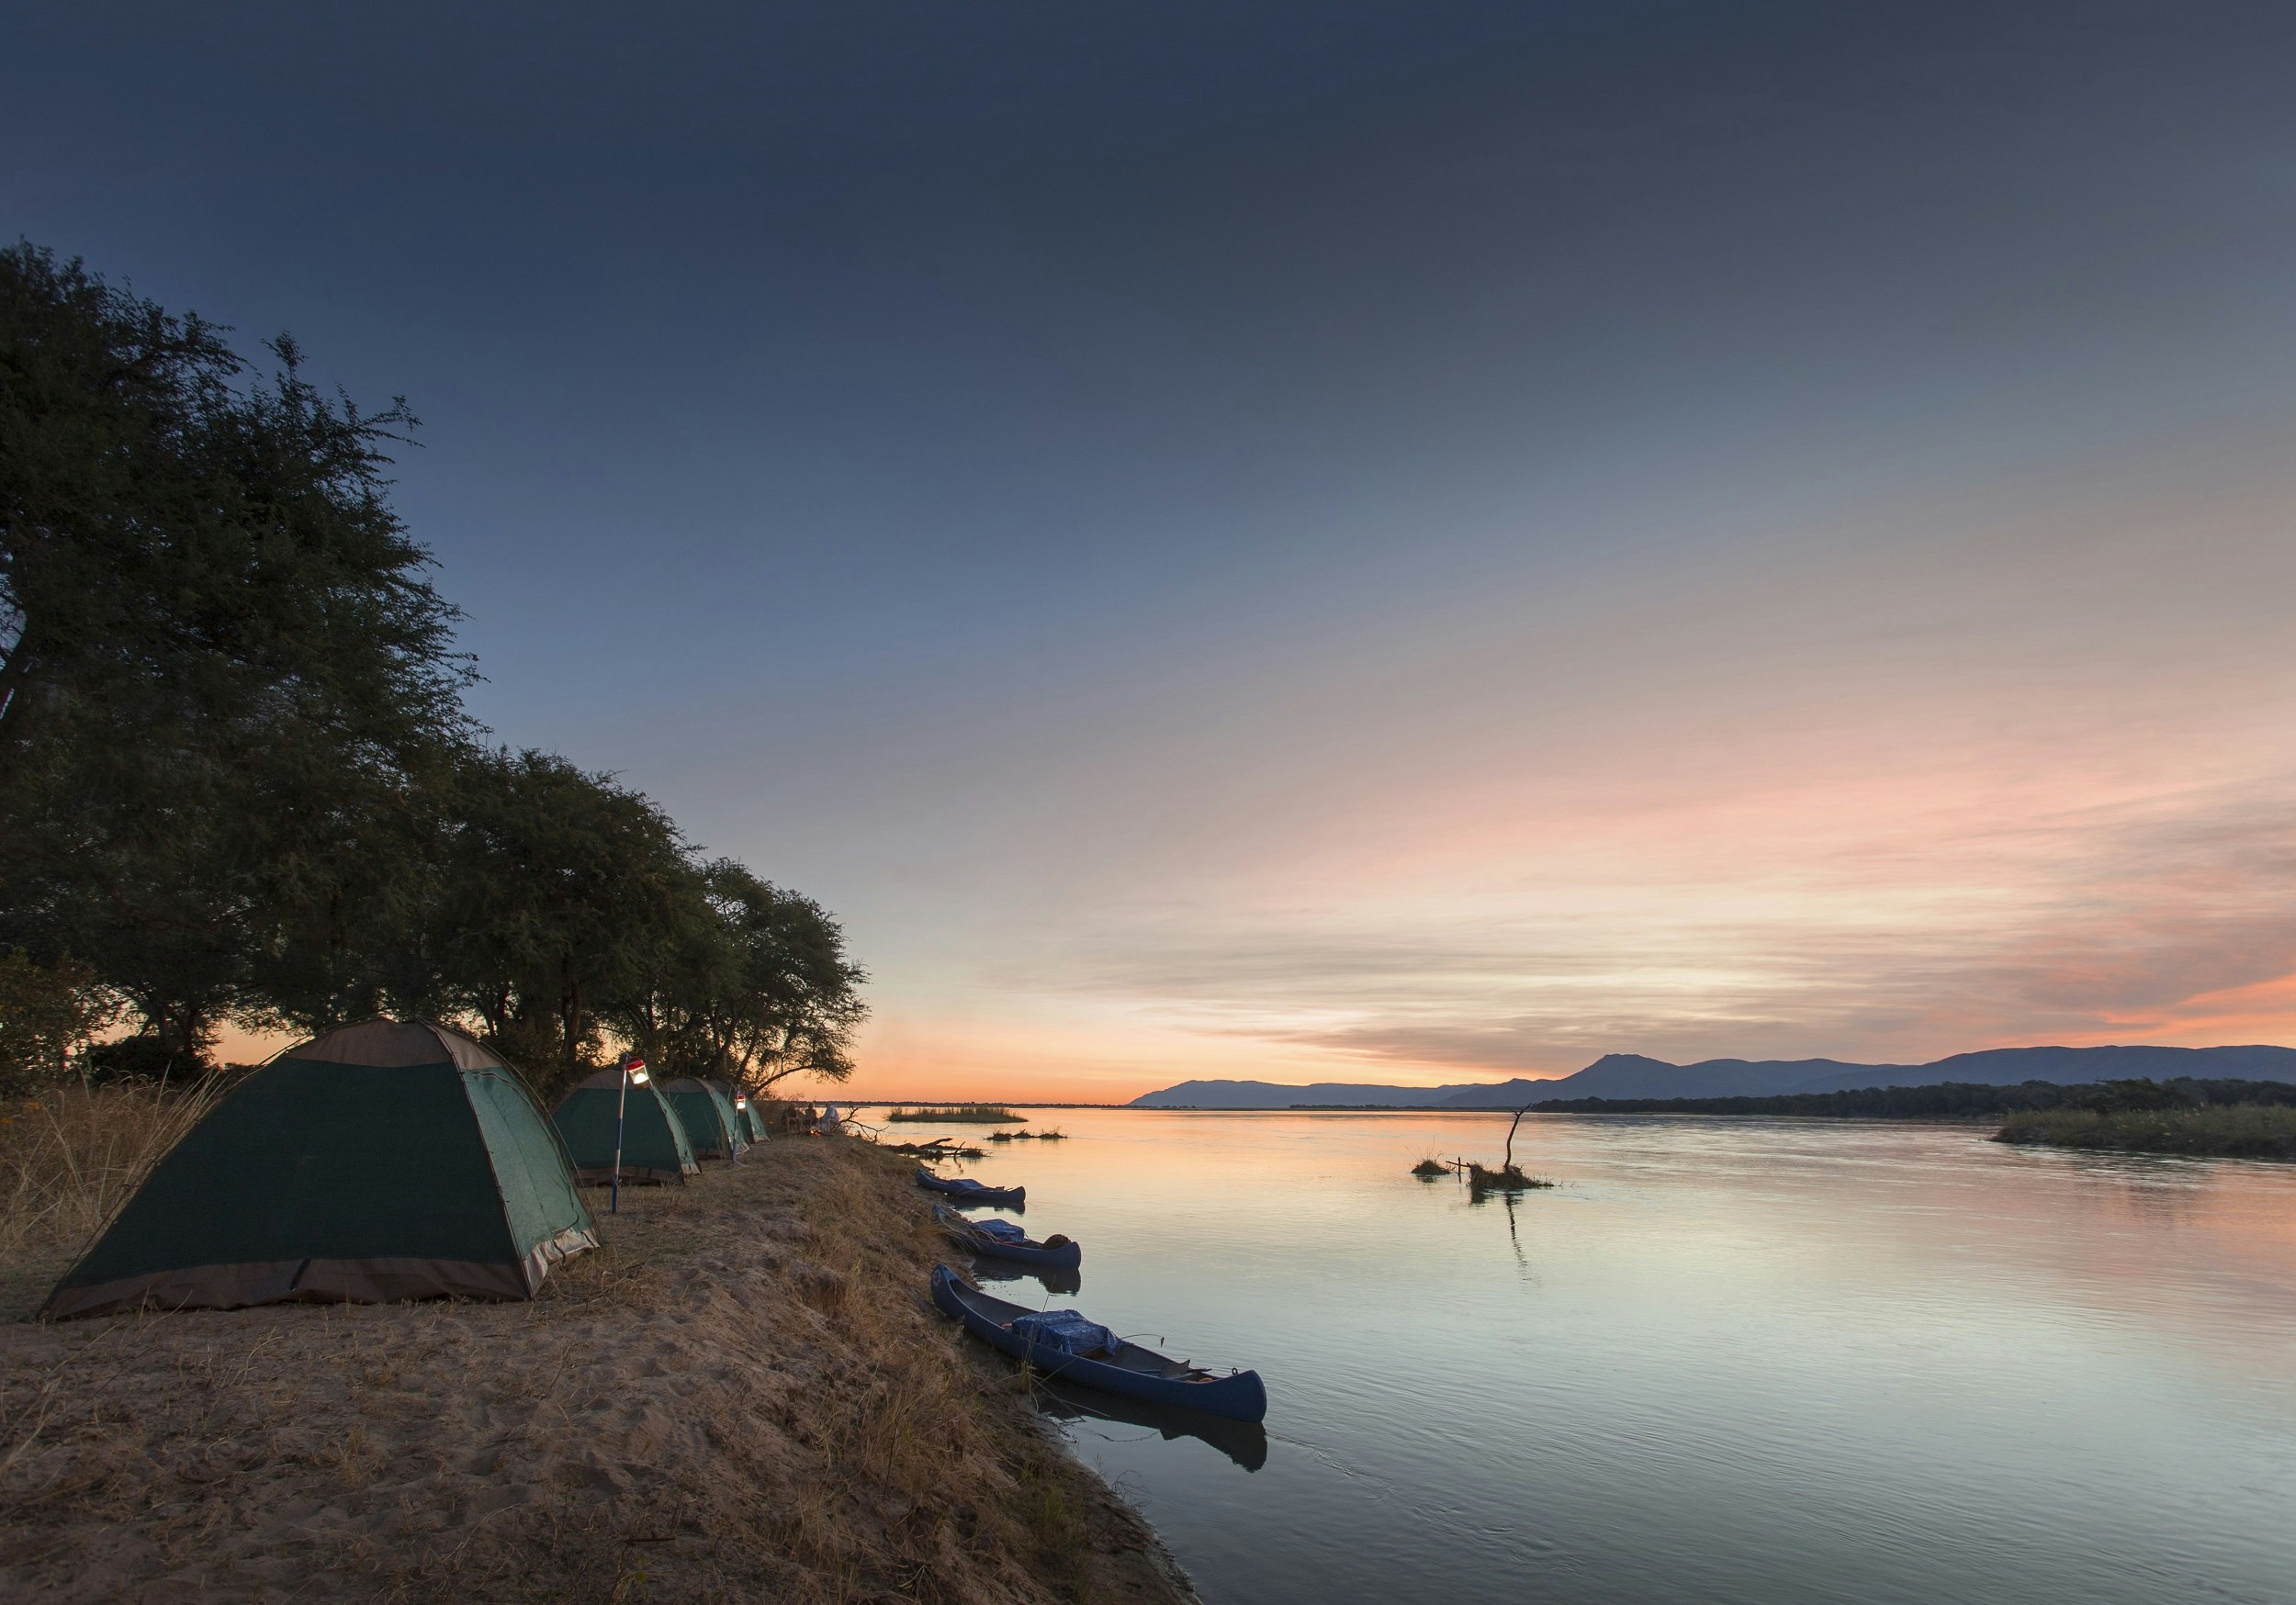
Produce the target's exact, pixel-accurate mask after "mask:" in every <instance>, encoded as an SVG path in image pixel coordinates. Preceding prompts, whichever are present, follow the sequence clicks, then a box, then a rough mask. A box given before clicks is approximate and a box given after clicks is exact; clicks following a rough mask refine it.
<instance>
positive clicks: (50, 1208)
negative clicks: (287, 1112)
mask: <svg viewBox="0 0 2296 1605" xmlns="http://www.w3.org/2000/svg"><path fill="white" fill-rule="evenodd" d="M219 1095H220V1083H219V1082H218V1081H216V1080H215V1079H214V1078H212V1077H210V1078H209V1079H208V1080H206V1081H202V1082H199V1083H195V1084H193V1085H191V1086H187V1087H181V1088H159V1087H152V1086H146V1085H142V1084H137V1083H129V1084H126V1085H120V1086H106V1087H97V1088H96V1089H95V1090H93V1091H88V1090H85V1089H84V1088H82V1087H79V1086H77V1085H72V1084H66V1085H64V1086H62V1087H58V1088H54V1089H52V1090H50V1091H48V1092H44V1093H42V1094H40V1095H39V1096H38V1097H36V1098H28V1099H24V1100H21V1101H16V1102H11V1103H8V1104H6V1105H0V1268H5V1270H0V1274H5V1272H6V1271H14V1272H15V1273H17V1274H15V1275H13V1276H11V1277H9V1278H8V1283H7V1285H6V1286H5V1287H0V1312H5V1313H6V1314H15V1313H17V1304H18V1302H19V1300H20V1299H21V1297H22V1296H23V1292H24V1285H25V1284H27V1283H32V1284H38V1285H39V1291H40V1292H41V1293H42V1294H43V1295H44V1294H45V1293H46V1291H47V1284H49V1283H51V1282H52V1281H54V1279H55V1278H56V1277H57V1276H58V1275H61V1274H62V1272H63V1270H64V1268H65V1267H66V1266H67V1265H69V1264H70V1263H71V1262H72V1261H73V1260H74V1259H76V1258H77V1257H78V1256H79V1254H80V1252H81V1251H82V1250H83V1249H84V1248H85V1247H86V1246H87V1245H88V1244H89V1243H90V1242H91V1241H93V1240H95V1237H96V1232H97V1231H98V1230H99V1229H101V1228H102V1227H103V1225H104V1224H105V1222H107V1221H108V1220H109V1219H110V1218H112V1216H113V1215H114V1214H115V1213H116V1212H117V1211H118V1208H119V1207H120V1206H121V1205H123V1204H125V1203H126V1202H127V1201H128V1199H129V1196H130V1195H132V1194H133V1193H134V1192H135V1190H136V1188H137V1187H138V1186H140V1185H141V1184H142V1182H143V1178H144V1176H145V1174H146V1173H149V1172H150V1170H151V1169H152V1166H153V1165H154V1164H156V1163H157V1162H159V1160H160V1157H161V1156H162V1155H163V1154H164V1153H166V1151H167V1150H169V1149H171V1148H173V1147H174V1146H175V1141H176V1139H178V1138H180V1137H182V1136H183V1134H184V1133H185V1132H186V1131H188V1130H190V1129H191V1128H192V1127H193V1126H195V1125H197V1123H198V1120H199V1117H201V1116H202V1115H204V1114H206V1113H207V1112H208V1109H210V1108H212V1107H213V1106H215V1101H216V1099H217V1097H218V1096H219Z"/></svg>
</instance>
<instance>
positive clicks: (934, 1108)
mask: <svg viewBox="0 0 2296 1605" xmlns="http://www.w3.org/2000/svg"><path fill="white" fill-rule="evenodd" d="M885 1118H886V1119H888V1120H903V1121H940V1122H941V1123H943V1124H945V1125H952V1126H1003V1125H1007V1124H1013V1123H1018V1122H1022V1121H1026V1120H1027V1119H1028V1117H1027V1116H1026V1115H1016V1114H1014V1113H1013V1112H1012V1111H1011V1110H1010V1109H1007V1108H1006V1107H1004V1106H1002V1105H998V1104H940V1105H930V1106H917V1107H914V1108H912V1107H908V1106H901V1107H897V1108H895V1109H894V1110H892V1111H891V1112H890V1113H888V1114H887V1115H886V1116H885Z"/></svg>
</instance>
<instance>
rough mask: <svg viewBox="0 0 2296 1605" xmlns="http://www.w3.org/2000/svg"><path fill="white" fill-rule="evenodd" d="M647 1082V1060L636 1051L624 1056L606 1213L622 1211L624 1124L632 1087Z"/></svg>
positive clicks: (619, 1212) (614, 1123)
mask: <svg viewBox="0 0 2296 1605" xmlns="http://www.w3.org/2000/svg"><path fill="white" fill-rule="evenodd" d="M645 1084H646V1061H644V1060H643V1059H640V1058H639V1057H638V1056H637V1055H636V1054H635V1053H625V1054H624V1055H623V1056H622V1085H621V1087H620V1089H619V1095H617V1096H616V1097H615V1099H614V1101H613V1194H612V1196H611V1197H610V1199H609V1200H608V1202H607V1205H606V1213H607V1214H609V1215H619V1214H621V1213H622V1124H623V1119H624V1117H625V1116H626V1115H627V1114H628V1112H629V1107H630V1088H631V1087H633V1086H641V1087H642V1086H644V1085H645Z"/></svg>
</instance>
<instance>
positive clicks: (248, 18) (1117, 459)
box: [0, 0, 2296, 1099]
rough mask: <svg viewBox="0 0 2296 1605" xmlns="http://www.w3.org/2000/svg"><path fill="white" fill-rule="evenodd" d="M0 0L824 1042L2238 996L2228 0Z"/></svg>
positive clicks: (2289, 180) (1644, 1023)
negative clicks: (1150, 1)
mask: <svg viewBox="0 0 2296 1605" xmlns="http://www.w3.org/2000/svg"><path fill="white" fill-rule="evenodd" d="M474 9H476V8H473V7H470V6H467V5H456V6H426V5H411V4H402V5H395V6H388V7H384V6H374V7H365V8H358V9H356V10H354V9H353V8H349V7H319V6H307V5H278V6H137V5H131V4H124V3H123V4H114V5H109V6H69V7H67V6H58V5H39V4H36V5H32V6H15V7H11V8H9V10H8V12H7V14H6V18H5V20H0V119H5V121H4V122H0V233H5V234H6V236H7V237H9V238H14V237H16V236H18V235H21V236H23V237H26V238H28V239H30V240H32V241H35V242H38V243H40V244H44V245H48V246H51V247H52V248H54V249H55V250H57V251H58V252H59V253H63V254H66V255H73V254H76V255H81V256H84V258H85V259H86V260H87V262H88V263H89V264H90V265H91V266H92V267H94V268H96V270H98V271H100V272H102V273H104V274H106V275H109V276H111V277H113V278H115V279H127V280H131V281H132V282H133V284H134V286H135V287H136V288H137V289H139V290H140V291H141V292H143V293H145V294H147V295H150V296H152V297H156V298H158V299H160V300H162V301H163V302H165V303H166V304H168V305H170V306H171V307H176V308H181V309H197V310H198V311H200V312H202V313H204V314H206V315H208V316H209V317H211V318H213V319H216V320H219V321H222V322H225V323H228V324H231V325H232V326H233V327H234V328H235V330H236V331H237V336H236V338H238V339H239V341H240V342H242V345H243V346H245V347H247V348H250V349H252V348H253V345H254V342H257V341H258V340H260V339H262V338H264V337H266V336H268V335H270V334H272V333H275V332H276V331H281V330H291V331H293V332H294V333H295V335H296V336H297V337H298V339H299V340H300V341H301V342H303V344H304V345H305V346H306V347H307V348H308V349H309V351H310V353H311V354H312V356H313V366H314V369H315V370H316V372H317V373H318V374H319V376H321V378H322V379H323V380H325V381H326V382H329V383H339V384H341V385H342V386H343V387H345V388H346V389H347V390H348V391H349V392H350V393H351V394H353V395H354V396H355V397H357V398H360V399H362V400H364V401H366V402H368V403H370V404H372V405H375V406H381V405H383V404H386V403H387V402H388V399H389V398H390V397H392V396H393V395H395V394H404V395H405V396H406V397H407V398H408V399H409V401H410V403H411V405H412V407H413V408H414V410H415V411H416V412H417V413H418V414H419V415H420V416H421V417H422V421H423V428H422V432H421V441H422V444H421V446H420V448H419V449H417V450H415V451H412V452H411V453H409V454H407V455H405V456H404V458H403V460H402V461H401V464H400V483H399V488H398V504H399V506H400V511H402V512H403V513H404V515H405V516H406V517H407V519H408V520H409V522H411V525H412V526H413V528H414V530H415V532H416V533H417V534H418V535H419V537H420V538H421V539H422V541H424V542H425V543H426V544H428V545H429V546H430V547H431V548H432V549H433V552H434V553H435V554H436V556H437V557H438V560H439V564H440V568H439V572H438V576H437V578H438V579H439V582H440V585H441V587H442V589H444V590H445V592H446V593H447V594H448V595H449V596H450V597H451V598H452V599H453V600H456V602H457V603H458V604H460V605H461V606H462V607H463V608H464V609H465V610H466V612H467V615H468V617H467V621H466V623H465V626H464V630H463V641H464V644H465V645H467V647H468V648H469V649H470V650H472V651H474V652H475V653H477V654H478V658H479V664H480V668H481V670H482V672H483V673H484V674H485V675H486V677H487V679H486V682H485V683H484V684H483V685H482V686H480V687H479V688H478V690H477V693H476V695H475V699H474V706H475V708H476V710H477V712H478V715H479V717H480V718H482V719H483V720H484V721H485V722H486V723H487V724H489V725H490V727H491V728H492V730H493V731H494V733H495V736H496V738H497V739H499V740H502V741H506V742H510V743H512V744H515V745H521V746H525V745H534V746H547V747H552V748H556V749H557V750H559V751H562V752H564V753H565V754H567V755H568V757H569V758H573V759H575V760H576V761H578V762H580V763H581V764H582V765H584V766H585V767H588V768H592V769H607V770H613V771H615V772H617V773H618V774H619V775H620V776H621V777H622V779H623V780H624V781H625V783H627V784H630V785H633V786H636V787H637V788H639V789H641V790H643V791H647V793H648V794H649V795H651V796H653V797H655V798H657V799H658V800H659V801H660V802H663V803H664V804H665V805H666V806H667V807H668V808H669V809H670V811H671V812H672V813H673V814H675V815H676V817H677V818H678V819H679V820H680V821H681V824H682V825H684V826H685V828H686V829H687V831H688V832H689V833H690V834H691V835H692V836H693V837H694V839H696V840H697V841H699V842H701V843H703V844H704V845H705V846H706V847H708V848H710V849H711V850H713V851H715V852H725V853H730V854H733V855H735V856H737V857H738V858H740V859H744V860H745V861H747V862H748V863H749V864H750V865H751V866H752V867H753V868H755V869H757V870H759V871H760V872H761V873H763V874H765V875H767V876H769V877H770V878H771V879H773V880H775V881H780V882H782V883H784V884H788V885H792V886H794V887H796V888H799V889H800V890H803V891H805V892H809V893H812V894H813V895H815V896H817V897H819V898H820V899H821V900H822V901H824V902H825V903H826V904H828V905H829V906H830V907H831V908H832V909H834V910H835V911H836V912H837V913H838V915H839V916H840V917H841V918H842V919H843V920H844V921H845V923H846V926H847V929H848V931H849V934H850V939H851V942H852V944H853V947H854V949H855V951H856V954H857V956H858V957H859V958H860V959H861V961H862V962H863V963H865V964H866V965H867V966H868V967H869V969H870V971H872V976H873V982H872V986H871V988H870V997H871V1000H872V1005H873V1007H874V1010H875V1018H874V1019H873V1021H872V1025H871V1026H870V1027H869V1029H868V1031H867V1033H866V1035H865V1037H864V1038H863V1040H862V1043H861V1049H860V1053H859V1058H860V1060H861V1072H860V1074H859V1076H858V1077H857V1079H856V1082H855V1085H856V1086H857V1087H859V1088H861V1089H865V1090H867V1091H871V1092H874V1093H877V1094H883V1095H896V1094H940V1095H961V1094H980V1095H989V1096H1007V1097H1016V1098H1025V1097H1032V1096H1034V1097H1043V1096H1055V1095H1066V1096H1074V1097H1078V1098H1086V1099H1091V1098H1111V1099H1113V1098H1125V1097H1130V1096H1131V1095H1133V1094H1137V1093H1140V1092H1142V1091H1146V1090H1148V1089H1150V1088H1152V1087H1156V1086H1161V1085H1165V1084H1167V1083H1170V1082H1173V1081H1176V1080H1181V1079H1185V1078H1188V1077H1198V1076H1218V1075H1247V1076H1259V1077H1265V1078H1267V1079H1274V1080H1291V1081H1304V1080H1310V1079H1345V1080H1360V1081H1382V1082H1406V1083H1433V1082H1444V1081H1468V1080H1474V1079H1478V1078H1481V1077H1501V1076H1504V1075H1509V1074H1519V1073H1532V1074H1551V1073H1563V1072H1569V1071H1571V1070H1574V1069H1577V1068H1578V1067H1579V1066H1581V1065H1582V1064H1584V1063H1585V1062H1587V1061H1589V1060H1591V1059H1592V1058H1593V1057H1594V1056H1595V1055H1597V1054H1599V1053H1602V1052H1605V1051H1633V1052H1643V1053H1649V1054H1654V1055H1657V1056H1660V1057H1662V1058H1668V1059H1678V1060H1687V1059H1696V1058H1705V1057H1712V1056H1721V1055H1732V1056H1744V1057H1780V1056H1790V1057H1802V1056H1814V1055H1823V1056H1829V1057H1833V1058H1840V1059H1851V1060H1884V1061H1912V1060H1926V1059H1930V1058H1934V1057H1937V1056H1940V1055H1942V1054H1945V1053H1950V1052H1955V1051H1960V1050H1964V1049H1977V1048H1986V1047H1997V1046H2007V1045H2013V1044H2020V1043H2036V1042H2065V1043H2092V1042H2135V1041H2144V1042H2164V1043H2179V1044H2189V1045H2207V1044H2212V1043H2226V1042H2292V1043H2296V452H2292V451H2291V449H2290V448H2291V444H2296V92H2291V84H2296V8H2291V7H2290V6H2286V5H2284V4H2271V5H2210V4H2205V3H2201V4H2180V5H2176V6H2167V5H2156V4H2146V5H2117V4H2111V3H2109V0H2082V3H2080V4H2072V5H2050V4H2025V5H2009V6H2002V5H1998V4H1994V5H1983V6H1964V5H1950V4H1949V5H1938V4H1927V5H1919V6H1911V5H1894V4H1873V5H1851V6H1844V5H1841V4H1840V3H1839V0H1834V3H1831V4H1812V5H1760V4H1745V3H1733V4H1718V3H1710V4H1696V5H1693V4H1672V5H1669V4H1633V3H1630V0H1602V3H1599V4H1584V5H1537V4H1513V5H1489V6H1469V5H1460V4H1446V3H1443V0H1434V3H1420V4H1412V5H1400V4H1398V5H1384V6H1365V5H1350V4H1345V3H1328V0H1327V3H1323V4H1317V5H1312V6H1311V5H1274V4H1262V5H1254V6H1237V5H1234V4H1220V5H1187V4H1171V3H1165V4H1157V5H1119V4H1103V5H1094V6H1075V5H1050V4H1042V5H1029V4H988V5H977V6H947V5H923V4H912V5H892V4H885V5H879V4H855V3H851V0H848V3H846V4H839V5H808V6H793V5H790V6H771V5H768V6H715V7H713V6H647V7H641V8H634V7H628V6H613V7H600V6H564V5H562V6H554V7H549V8H542V7H534V8H523V9H521V10H518V11H516V12H513V11H512V10H510V9H508V8H493V9H492V10H491V11H490V13H489V14H488V16H486V17H473V15H472V12H473V11H474Z"/></svg>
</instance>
